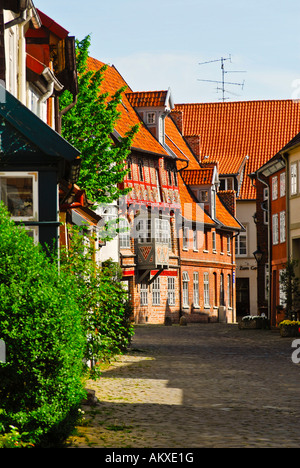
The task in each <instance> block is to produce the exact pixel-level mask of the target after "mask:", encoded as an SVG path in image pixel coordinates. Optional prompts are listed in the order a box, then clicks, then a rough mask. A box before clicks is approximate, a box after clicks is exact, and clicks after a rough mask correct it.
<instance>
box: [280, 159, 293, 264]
mask: <svg viewBox="0 0 300 468" xmlns="http://www.w3.org/2000/svg"><path fill="white" fill-rule="evenodd" d="M288 156H289V154H288V153H284V154H282V157H283V160H284V162H285V190H286V192H285V197H286V208H285V209H286V226H287V228H286V231H287V232H286V237H287V239H286V257H287V261H289V260H290V258H291V241H290V184H289V183H288V182H289V174H290V168H289V158H288Z"/></svg>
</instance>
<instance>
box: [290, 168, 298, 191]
mask: <svg viewBox="0 0 300 468" xmlns="http://www.w3.org/2000/svg"><path fill="white" fill-rule="evenodd" d="M290 174H291V195H296V194H297V191H298V171H297V163H292V164H291V168H290Z"/></svg>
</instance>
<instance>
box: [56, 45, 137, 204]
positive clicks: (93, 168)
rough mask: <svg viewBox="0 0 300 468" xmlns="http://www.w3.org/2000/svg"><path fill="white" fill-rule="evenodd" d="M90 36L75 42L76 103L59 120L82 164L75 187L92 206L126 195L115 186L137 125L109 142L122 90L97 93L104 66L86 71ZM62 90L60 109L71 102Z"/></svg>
mask: <svg viewBox="0 0 300 468" xmlns="http://www.w3.org/2000/svg"><path fill="white" fill-rule="evenodd" d="M89 47H90V36H87V37H86V38H84V39H83V40H82V41H77V70H78V84H79V95H78V100H77V104H76V105H75V107H73V108H72V109H71V110H70V111H69V112H68V113H66V114H65V115H64V116H63V118H62V135H63V137H64V138H65V139H66V140H68V141H69V142H70V143H71V144H72V145H73V146H75V148H77V149H78V150H79V151H80V152H81V158H82V165H81V173H80V179H79V181H78V185H79V186H80V187H81V188H82V189H84V190H85V191H86V193H87V196H88V198H89V199H90V200H91V201H92V202H93V203H110V202H112V201H114V200H117V199H118V198H119V197H120V196H122V195H125V194H126V193H128V190H126V189H125V190H121V189H120V188H119V184H120V183H122V182H123V179H124V175H125V174H126V167H125V161H126V158H127V156H128V154H129V152H130V147H131V142H132V139H133V137H134V135H135V134H136V132H137V131H138V126H134V127H132V129H131V130H130V131H129V132H128V133H127V134H126V136H125V137H124V138H120V139H119V140H118V141H115V142H113V140H112V137H111V135H112V133H113V130H114V125H115V123H116V121H117V119H118V118H119V115H120V114H119V111H118V105H119V104H120V103H121V99H122V93H123V92H124V91H125V88H121V89H120V90H118V91H117V92H116V93H115V94H114V95H113V96H109V95H108V94H107V93H101V83H102V81H103V73H104V71H105V69H106V67H105V66H104V67H103V68H102V69H101V70H98V71H96V72H94V71H90V70H88V66H87V59H88V55H89ZM72 99H73V98H72V96H71V95H70V93H69V92H68V91H65V92H64V93H63V95H62V96H61V98H60V106H61V108H65V107H66V106H68V105H69V104H70V103H71V102H72Z"/></svg>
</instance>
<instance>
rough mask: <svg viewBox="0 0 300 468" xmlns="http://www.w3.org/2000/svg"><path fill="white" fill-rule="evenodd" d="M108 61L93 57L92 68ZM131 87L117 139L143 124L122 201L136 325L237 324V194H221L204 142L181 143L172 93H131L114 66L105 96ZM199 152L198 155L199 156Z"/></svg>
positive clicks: (126, 273)
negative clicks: (201, 149)
mask: <svg viewBox="0 0 300 468" xmlns="http://www.w3.org/2000/svg"><path fill="white" fill-rule="evenodd" d="M102 66H103V64H102V63H101V62H99V61H97V60H95V59H89V67H90V68H91V69H93V70H97V69H99V68H101V67H102ZM123 86H127V90H126V92H125V93H124V94H123V96H122V104H121V105H120V108H119V110H120V119H119V120H118V121H117V123H116V125H115V129H114V134H113V138H116V139H117V138H118V136H119V135H120V136H124V135H125V134H126V132H127V131H129V130H130V128H131V127H132V126H133V125H135V124H136V123H138V124H139V125H140V131H139V132H138V134H137V135H136V136H135V138H134V140H133V143H132V148H131V154H130V156H129V158H128V161H127V164H128V174H127V175H126V176H125V179H124V185H125V187H129V188H131V191H130V193H129V194H128V195H127V196H126V199H125V200H120V201H119V206H118V209H119V215H120V216H121V217H123V221H122V226H127V227H128V229H129V230H128V231H127V234H126V232H123V233H121V234H120V236H119V255H120V265H121V267H122V270H123V279H124V281H126V282H127V283H128V290H129V293H130V297H131V300H132V304H133V307H134V320H135V321H136V322H138V323H164V322H165V321H166V320H171V321H172V322H175V323H176V322H177V323H178V321H179V319H180V317H181V316H182V315H184V316H185V317H186V318H187V320H188V321H194V322H199V321H203V320H205V321H208V320H218V319H220V320H224V321H225V320H226V321H230V322H231V321H234V319H235V253H234V247H233V238H234V236H235V235H236V234H237V233H238V232H239V231H241V230H242V229H243V228H242V226H241V224H240V223H239V222H238V221H237V220H236V218H235V201H236V200H235V196H236V194H235V191H234V190H228V191H226V190H225V191H222V192H218V190H219V177H218V165H217V164H211V163H210V164H208V165H207V164H204V163H200V162H199V161H198V159H197V157H196V156H195V153H196V154H197V151H198V150H197V144H198V141H199V139H198V138H196V139H195V141H193V139H192V138H191V139H187V140H186V139H184V138H183V136H182V134H181V132H180V130H179V128H178V127H177V125H176V124H175V122H174V121H173V118H172V115H171V111H172V109H173V108H174V103H173V100H172V95H171V92H170V90H167V91H153V92H151V91H150V92H134V91H133V90H131V89H130V88H129V87H128V85H127V84H126V82H125V80H124V79H123V78H122V77H121V75H120V74H119V73H118V71H117V70H116V69H115V68H114V67H108V68H107V70H106V71H105V74H104V81H103V85H102V91H103V92H108V93H109V94H110V95H112V94H113V93H114V92H115V91H117V90H118V89H120V88H121V87H123ZM194 151H195V153H194Z"/></svg>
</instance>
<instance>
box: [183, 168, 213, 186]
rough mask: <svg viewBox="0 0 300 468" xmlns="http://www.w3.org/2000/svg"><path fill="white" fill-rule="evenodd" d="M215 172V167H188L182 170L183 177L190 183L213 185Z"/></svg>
mask: <svg viewBox="0 0 300 468" xmlns="http://www.w3.org/2000/svg"><path fill="white" fill-rule="evenodd" d="M213 174H214V170H213V168H208V169H204V168H199V169H197V170H189V169H187V170H185V171H183V172H182V178H183V180H184V181H185V182H186V183H187V184H188V185H211V184H212V183H213Z"/></svg>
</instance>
